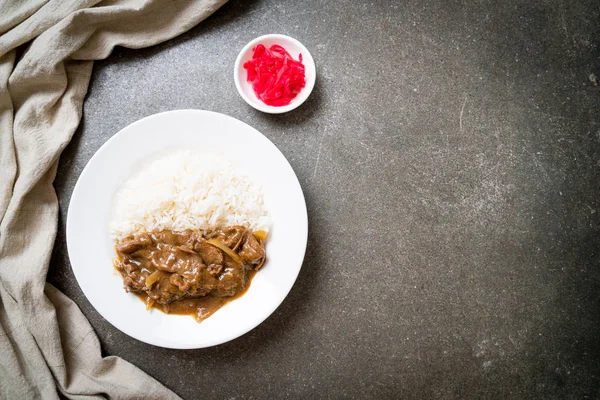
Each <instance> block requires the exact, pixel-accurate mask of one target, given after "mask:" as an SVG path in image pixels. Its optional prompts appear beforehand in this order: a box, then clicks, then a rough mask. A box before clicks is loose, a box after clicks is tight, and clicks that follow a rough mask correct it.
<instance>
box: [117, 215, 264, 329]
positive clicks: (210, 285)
mask: <svg viewBox="0 0 600 400" xmlns="http://www.w3.org/2000/svg"><path fill="white" fill-rule="evenodd" d="M265 236H266V233H265V232H263V231H258V232H251V231H250V230H248V229H246V228H244V227H243V226H231V227H225V228H221V229H218V230H213V231H207V232H199V231H192V230H186V231H170V230H163V231H159V232H148V233H141V234H137V235H134V236H131V237H128V238H125V239H121V240H119V241H118V242H117V244H116V246H115V250H116V252H117V257H116V258H115V260H114V264H115V268H116V269H117V271H119V273H120V274H121V276H122V277H123V283H124V287H125V290H126V291H128V292H132V293H133V294H135V295H136V296H137V297H138V298H139V299H140V300H142V301H143V302H144V303H145V304H146V307H147V309H150V308H157V309H159V310H161V311H163V312H165V313H168V314H179V315H191V316H193V317H194V318H196V320H197V321H199V322H200V321H202V320H204V319H206V318H208V317H209V316H211V315H212V314H213V313H214V312H215V311H217V310H218V309H219V308H221V307H223V306H224V305H225V304H227V303H228V302H230V301H233V300H235V299H238V298H240V297H241V296H243V295H244V293H245V292H246V291H247V290H248V287H249V286H250V282H251V281H252V278H253V277H254V275H255V274H256V272H257V271H258V270H259V269H260V268H261V267H262V266H263V265H264V263H265V261H266V252H265V247H264V246H265V244H264V239H265Z"/></svg>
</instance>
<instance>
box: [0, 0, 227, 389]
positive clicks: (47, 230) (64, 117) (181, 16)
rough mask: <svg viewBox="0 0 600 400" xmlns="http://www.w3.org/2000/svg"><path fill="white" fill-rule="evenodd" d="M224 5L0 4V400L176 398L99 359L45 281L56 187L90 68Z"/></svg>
mask: <svg viewBox="0 0 600 400" xmlns="http://www.w3.org/2000/svg"><path fill="white" fill-rule="evenodd" d="M225 1H226V0H164V1H159V0H107V1H100V0H70V1H65V0H14V1H13V0H8V1H7V0H4V1H0V35H1V36H0V397H1V398H6V399H29V398H42V399H55V398H58V395H59V393H60V394H61V395H63V396H65V397H67V398H73V399H75V398H77V399H87V398H101V397H109V398H114V399H125V398H128V399H129V398H140V399H142V398H143V399H166V398H177V396H175V395H174V394H173V393H172V392H171V391H169V390H168V389H166V388H165V387H163V386H162V385H161V384H160V383H158V382H157V381H155V380H154V379H152V378H151V377H149V376H147V375H146V374H145V373H144V372H142V371H141V370H139V369H138V368H136V367H134V366H133V365H131V364H129V363H127V362H126V361H123V360H122V359H120V358H118V357H105V358H102V356H101V354H100V345H99V342H98V338H97V337H96V335H95V333H94V331H93V330H92V327H91V326H90V324H89V322H88V321H87V320H86V318H85V317H84V315H83V314H82V313H81V311H80V310H79V308H78V307H77V305H75V303H73V302H72V301H71V300H69V299H68V298H67V297H66V296H65V295H63V294H62V293H60V292H59V291H58V290H57V289H56V288H54V287H53V286H51V285H49V284H48V283H46V274H47V271H48V264H49V261H50V254H51V251H52V246H53V244H54V239H55V236H56V226H57V217H58V202H57V199H56V194H55V192H54V188H53V187H52V181H53V180H54V177H55V175H56V168H57V164H58V158H59V156H60V153H61V152H62V150H63V149H64V148H65V146H66V145H67V143H68V142H69V141H70V140H71V137H72V136H73V133H74V132H75V129H76V128H77V125H78V124H79V121H80V119H81V112H82V105H83V100H84V97H85V94H86V92H87V88H88V83H89V80H90V75H91V72H92V64H93V60H98V59H102V58H105V57H107V56H108V55H109V54H110V52H111V51H112V49H113V48H114V46H117V45H120V46H124V47H129V48H142V47H146V46H152V45H154V44H157V43H160V42H163V41H165V40H168V39H171V38H173V37H175V36H177V35H179V34H180V33H182V32H185V31H187V30H188V29H190V28H192V27H193V26H194V25H196V24H197V23H199V22H200V21H202V20H203V19H205V18H206V17H207V16H209V15H210V14H211V13H213V12H214V11H215V10H216V9H217V8H218V7H220V6H221V5H222V4H223V3H224V2H225ZM57 392H58V393H57Z"/></svg>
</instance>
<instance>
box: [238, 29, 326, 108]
mask: <svg viewBox="0 0 600 400" xmlns="http://www.w3.org/2000/svg"><path fill="white" fill-rule="evenodd" d="M259 43H260V44H263V45H264V46H265V47H267V48H268V47H270V46H271V45H274V44H278V45H280V46H282V47H283V48H284V49H286V50H287V51H288V53H290V55H291V56H292V57H293V58H294V59H295V60H298V57H299V55H300V54H302V64H304V67H305V71H304V73H305V79H306V86H305V87H304V88H303V89H302V90H301V91H300V93H298V94H297V95H296V97H294V98H293V99H292V101H291V102H290V104H288V105H286V106H280V107H274V106H268V105H266V104H265V103H263V102H262V101H261V100H260V99H259V98H258V97H256V94H255V93H254V90H253V89H252V84H251V83H250V82H248V79H247V76H248V75H247V71H246V69H245V68H244V63H245V62H246V61H248V60H250V59H251V58H252V55H253V53H254V52H253V51H252V49H254V47H255V46H256V45H257V44H259ZM316 75H317V72H316V68H315V61H314V60H313V58H312V56H311V55H310V53H309V51H308V50H307V49H306V47H304V45H303V44H302V43H300V42H299V41H297V40H296V39H294V38H291V37H289V36H285V35H276V34H271V35H264V36H260V37H257V38H256V39H254V40H253V41H251V42H250V43H248V44H247V45H246V46H244V48H243V49H242V51H240V54H239V55H238V56H237V59H236V60H235V66H234V68H233V80H234V81H235V87H236V88H237V90H238V92H239V93H240V96H242V99H244V100H245V101H246V103H248V104H249V105H251V106H252V107H254V108H256V109H257V110H259V111H262V112H266V113H270V114H281V113H284V112H288V111H291V110H293V109H295V108H296V107H299V106H300V105H301V104H302V103H304V101H305V100H306V99H307V98H308V96H309V95H310V93H311V92H312V90H313V87H314V86H315V80H316Z"/></svg>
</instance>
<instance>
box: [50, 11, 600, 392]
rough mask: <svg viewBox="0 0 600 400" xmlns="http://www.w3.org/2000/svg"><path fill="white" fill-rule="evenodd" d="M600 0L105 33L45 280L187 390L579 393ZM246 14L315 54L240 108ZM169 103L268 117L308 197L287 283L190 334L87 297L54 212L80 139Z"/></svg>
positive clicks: (258, 27) (599, 296)
mask: <svg viewBox="0 0 600 400" xmlns="http://www.w3.org/2000/svg"><path fill="white" fill-rule="evenodd" d="M599 20H600V7H599V4H598V2H597V1H596V0H587V1H586V0H577V1H575V0H573V1H568V0H546V1H533V2H525V1H515V0H508V1H503V2H492V1H487V0H481V1H475V0H472V1H466V0H465V1H452V2H449V1H446V2H444V1H421V0H409V1H403V2H400V1H369V2H354V1H341V2H319V1H287V2H276V1H246V2H242V1H232V2H230V3H229V4H227V5H225V6H224V7H223V8H222V9H221V10H220V11H218V12H217V13H216V14H215V15H214V16H213V17H211V18H210V19H209V20H208V21H206V22H205V23H203V24H201V25H200V26H198V27H197V28H195V29H193V30H192V31H191V32H189V33H187V34H185V35H182V36H181V37H179V38H176V39H175V40H172V41H170V42H168V43H165V44H162V45H159V46H156V47H153V48H150V49H144V50H135V51H134V50H127V49H117V50H116V51H115V52H114V53H113V54H112V55H111V56H110V57H109V59H107V60H105V61H102V62H98V63H97V64H96V66H95V70H94V75H93V79H92V82H91V85H90V90H89V95H88V98H87V101H86V103H85V113H84V119H83V122H82V124H81V128H80V130H79V131H78V132H77V134H76V137H75V138H74V140H73V142H72V144H71V145H70V146H69V148H68V149H67V150H66V151H65V153H64V155H63V157H62V158H61V163H60V168H59V173H58V177H57V181H56V188H57V191H58V196H59V198H60V205H61V221H60V223H59V224H60V225H59V235H58V238H57V242H56V247H55V252H54V256H53V261H52V265H51V270H50V275H49V280H50V281H51V282H52V283H54V284H55V285H56V286H58V287H59V288H60V289H61V290H63V291H64V292H65V293H66V294H67V295H69V296H70V297H71V298H72V299H74V300H75V301H76V302H77V304H78V305H79V306H80V307H81V309H82V310H83V312H84V313H85V315H86V316H87V317H88V318H89V319H90V321H91V323H92V325H93V326H94V328H95V329H96V331H97V333H98V335H99V337H100V340H101V342H102V346H103V351H104V352H105V354H107V355H118V356H121V357H123V358H125V359H126V360H129V361H131V362H132V363H134V364H135V365H137V366H139V367H140V368H142V369H143V370H144V371H146V372H148V373H150V374H151V375H153V376H154V377H156V378H157V379H158V380H159V381H161V382H163V383H164V384H165V385H167V386H168V387H169V388H171V389H173V390H174V391H175V392H177V393H178V394H180V395H181V396H182V397H184V398H187V399H194V398H231V399H233V398H236V399H237V398H240V399H241V398H255V399H256V398H335V399H337V398H399V397H402V398H440V399H441V398H443V399H447V398H503V399H504V398H512V399H524V398H544V399H553V398H556V399H559V398H560V399H562V398H572V399H582V398H598V396H600V350H599V349H600V347H599V346H598V341H599V340H600V278H599V274H600V271H599V266H600V252H599V245H598V241H599V228H600V218H599V214H600V212H599V208H598V207H599V195H600V187H599V183H600V118H599V114H598V113H599V111H600V92H599V88H598V87H596V86H594V84H593V82H592V80H593V76H591V77H590V74H592V73H595V74H596V75H598V76H600V47H599V41H598V40H599V39H600V35H599V34H600V24H599ZM264 33H284V34H288V35H291V36H293V37H295V38H297V39H299V40H300V41H301V42H303V43H304V44H305V45H306V46H307V47H308V48H309V50H310V51H311V52H312V54H313V56H314V58H315V61H316V63H317V69H318V82H317V86H316V88H315V91H314V93H313V94H312V96H311V98H310V99H309V101H308V102H307V103H306V104H305V105H303V106H302V107H301V108H299V109H297V110H296V111H294V112H292V113H289V114H286V115H280V116H271V115H265V114H261V113H260V112H258V111H255V110H254V109H251V108H250V107H249V106H247V105H246V104H245V103H244V102H243V101H242V99H241V98H240V97H239V96H238V94H237V92H236V90H235V87H234V84H233V80H232V68H233V62H234V60H235V57H236V56H237V53H238V51H239V50H240V49H241V48H242V47H243V46H244V45H245V44H246V43H247V42H249V41H250V40H251V39H253V38H255V37H256V36H259V35H261V34H264ZM180 108H197V109H206V110H213V111H218V112H222V113H225V114H228V115H231V116H233V117H236V118H238V119H240V120H242V121H244V122H246V123H248V124H250V125H252V126H254V127H255V128H257V129H258V130H259V131H261V132H262V133H264V134H265V135H266V136H267V137H269V138H270V139H271V140H272V141H273V142H274V143H275V144H276V145H277V146H278V147H279V148H280V149H281V151H282V152H283V153H284V154H285V156H286V157H287V158H288V160H289V161H290V163H291V164H292V167H293V168H294V170H295V171H296V173H297V175H298V178H299V180H300V183H301V185H302V188H303V190H304V193H305V196H306V201H307V206H308V212H309V219H310V233H309V243H308V250H307V254H306V259H305V262H304V265H303V267H302V271H301V273H300V276H299V278H298V281H297V283H296V285H295V286H294V288H293V289H292V291H291V293H290V295H289V296H288V298H287V299H286V300H285V302H284V303H283V304H282V306H281V307H280V308H279V309H278V310H277V311H276V312H275V313H274V314H273V315H272V316H271V317H270V318H269V319H268V320H267V321H265V322H264V323H263V324H262V325H260V326H259V327H258V328H256V329H255V330H253V331H252V332H250V333H249V334H247V335H245V336H243V337H241V338H239V339H237V340H235V341H233V342H230V343H227V344H224V345H221V346H217V347H214V348H209V349H202V350H194V351H176V350H168V349H160V348H155V347H152V346H150V345H146V344H144V343H140V342H138V341H136V340H134V339H131V338H129V337H127V336H126V335H124V334H123V333H121V332H120V331H118V330H117V329H115V328H114V327H113V326H111V325H110V324H108V323H107V322H106V321H105V320H104V319H103V318H102V317H100V316H99V315H98V313H97V312H96V311H95V310H94V309H93V308H92V307H91V305H90V304H89V302H88V301H87V300H86V299H85V297H84V296H83V294H82V292H81V290H80V288H79V286H78V285H77V282H76V281H75V279H74V276H73V273H72V271H71V268H70V266H69V262H68V256H67V253H66V246H65V232H64V221H65V218H66V213H67V208H68V202H69V198H70V195H71V191H72V189H73V186H74V184H75V182H76V180H77V178H78V176H79V174H80V172H81V170H82V168H83V167H84V165H85V164H86V163H87V161H88V160H89V159H90V157H91V156H92V155H93V154H94V152H95V151H96V150H97V149H98V148H99V147H100V146H101V145H102V144H103V143H104V142H105V141H106V140H107V139H108V138H109V137H111V136H112V135H113V134H114V133H116V132H117V131H119V130H120V129H121V128H123V127H124V126H126V125H128V124H129V123H131V122H133V121H136V120H137V119H139V118H142V117H145V116H147V115H150V114H153V113H157V112H160V111H165V110H172V109H180ZM256 158H257V159H259V160H260V155H256Z"/></svg>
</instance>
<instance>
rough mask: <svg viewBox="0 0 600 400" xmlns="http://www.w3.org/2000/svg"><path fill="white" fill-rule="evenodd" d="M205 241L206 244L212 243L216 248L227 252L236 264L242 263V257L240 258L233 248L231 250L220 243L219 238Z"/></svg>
mask: <svg viewBox="0 0 600 400" xmlns="http://www.w3.org/2000/svg"><path fill="white" fill-rule="evenodd" d="M206 243H208V244H212V245H213V246H215V247H216V248H218V249H220V250H223V252H224V253H225V254H227V255H228V256H229V257H231V259H232V260H233V261H235V262H236V263H237V264H240V265H241V264H243V263H242V259H241V258H240V256H238V255H237V254H236V253H235V252H234V251H233V250H231V249H230V248H229V247H227V246H225V245H224V244H223V243H221V241H220V240H218V239H208V240H207V241H206Z"/></svg>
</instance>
